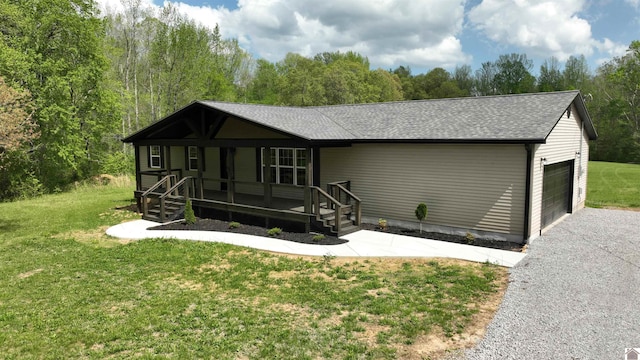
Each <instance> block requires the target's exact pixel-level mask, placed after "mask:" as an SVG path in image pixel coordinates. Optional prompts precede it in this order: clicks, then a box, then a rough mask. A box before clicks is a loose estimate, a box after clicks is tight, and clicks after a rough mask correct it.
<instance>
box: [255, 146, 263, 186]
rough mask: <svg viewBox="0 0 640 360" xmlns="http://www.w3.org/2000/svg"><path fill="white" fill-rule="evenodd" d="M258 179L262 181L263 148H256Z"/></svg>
mask: <svg viewBox="0 0 640 360" xmlns="http://www.w3.org/2000/svg"><path fill="white" fill-rule="evenodd" d="M256 181H257V182H262V148H259V147H257V148H256Z"/></svg>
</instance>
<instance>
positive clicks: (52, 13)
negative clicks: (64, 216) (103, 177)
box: [0, 0, 119, 190]
mask: <svg viewBox="0 0 640 360" xmlns="http://www.w3.org/2000/svg"><path fill="white" fill-rule="evenodd" d="M0 12H1V13H0V17H1V18H2V19H3V23H4V24H5V25H4V26H5V27H6V29H5V30H6V31H7V33H10V34H11V36H3V37H2V40H0V43H1V44H0V50H2V51H0V76H4V77H5V79H6V81H7V82H8V83H11V84H16V85H18V86H19V87H20V88H24V89H26V90H28V91H29V93H30V94H31V95H32V97H33V103H34V109H35V111H34V113H33V119H34V121H35V122H36V124H37V125H38V129H39V131H40V137H39V138H38V139H37V140H36V141H35V142H34V147H33V155H34V160H35V162H36V165H35V175H36V176H37V178H38V179H39V180H40V181H42V182H43V183H44V184H45V186H46V188H47V189H49V190H52V189H56V188H61V187H63V186H64V185H65V184H67V183H69V182H71V181H73V180H77V179H80V178H83V177H85V176H88V175H90V174H92V173H94V172H96V171H98V169H99V166H100V161H101V158H102V157H103V156H104V155H105V153H106V152H108V151H109V149H110V147H111V146H112V145H113V144H114V143H115V139H114V138H112V137H110V136H109V134H111V133H112V132H113V129H114V125H115V126H117V121H118V118H119V116H118V115H119V109H118V108H117V102H115V100H116V97H115V96H114V94H113V93H112V92H111V90H110V89H109V87H108V86H107V84H106V82H105V78H104V73H105V70H106V69H107V67H108V63H107V61H106V58H105V57H104V55H103V50H104V47H103V43H102V41H103V38H104V26H103V22H102V21H101V20H100V19H98V18H97V17H96V16H95V14H96V13H97V10H96V9H95V6H94V3H93V2H91V1H82V0H71V1H69V0H25V1H22V2H21V3H20V6H19V7H18V6H12V5H10V4H7V2H3V3H2V5H1V6H0Z"/></svg>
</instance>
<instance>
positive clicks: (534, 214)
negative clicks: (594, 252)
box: [531, 105, 589, 236]
mask: <svg viewBox="0 0 640 360" xmlns="http://www.w3.org/2000/svg"><path fill="white" fill-rule="evenodd" d="M581 133H582V135H581ZM581 143H582V149H581V146H580V144H581ZM543 159H544V160H543ZM569 160H575V164H574V175H573V194H572V206H573V211H576V210H578V209H581V208H583V207H584V201H585V197H586V189H587V166H588V162H589V143H588V137H587V134H586V131H583V130H582V121H581V120H580V119H579V117H578V112H577V111H576V109H575V107H574V106H573V105H572V107H571V116H570V117H567V113H566V112H565V113H564V114H563V115H562V117H561V118H560V119H559V121H558V123H557V124H556V126H555V127H554V128H553V130H552V131H551V134H549V136H548V137H547V142H546V144H541V145H537V146H536V147H535V155H534V159H533V162H532V169H531V170H532V176H533V179H532V186H531V191H532V197H531V235H532V236H536V235H538V234H539V233H540V230H541V229H540V226H541V211H542V210H541V206H542V180H543V169H544V165H545V164H546V165H550V164H555V163H559V162H563V161H569Z"/></svg>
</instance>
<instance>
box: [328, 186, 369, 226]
mask: <svg viewBox="0 0 640 360" xmlns="http://www.w3.org/2000/svg"><path fill="white" fill-rule="evenodd" d="M327 187H328V188H329V194H330V195H331V196H332V197H333V198H335V199H336V200H337V201H338V202H339V203H342V204H345V205H349V206H351V205H352V206H353V216H354V218H355V219H354V220H355V225H357V226H360V224H361V223H362V206H361V203H362V200H360V198H359V197H357V196H356V195H355V194H354V193H352V192H351V189H350V187H351V182H350V181H337V182H332V183H329V184H327Z"/></svg>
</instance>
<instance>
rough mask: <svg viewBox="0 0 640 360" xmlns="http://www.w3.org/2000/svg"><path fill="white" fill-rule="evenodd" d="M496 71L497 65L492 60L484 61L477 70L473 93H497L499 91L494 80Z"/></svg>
mask: <svg viewBox="0 0 640 360" xmlns="http://www.w3.org/2000/svg"><path fill="white" fill-rule="evenodd" d="M496 72H497V69H496V66H495V64H494V63H492V62H491V61H487V62H484V63H482V66H481V68H480V69H478V70H476V74H475V79H474V81H473V84H474V85H473V95H475V96H486V95H495V94H496V93H497V89H496V86H495V82H494V79H495V76H496Z"/></svg>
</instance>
